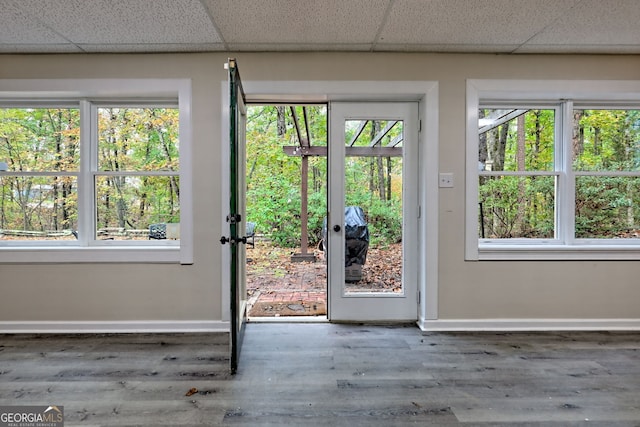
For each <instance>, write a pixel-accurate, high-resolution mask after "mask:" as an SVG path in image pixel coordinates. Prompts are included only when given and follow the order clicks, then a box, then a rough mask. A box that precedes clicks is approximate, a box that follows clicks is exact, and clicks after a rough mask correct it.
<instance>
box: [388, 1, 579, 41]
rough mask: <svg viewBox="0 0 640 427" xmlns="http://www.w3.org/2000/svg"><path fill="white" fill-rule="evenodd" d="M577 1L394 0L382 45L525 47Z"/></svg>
mask: <svg viewBox="0 0 640 427" xmlns="http://www.w3.org/2000/svg"><path fill="white" fill-rule="evenodd" d="M577 2H578V0H396V1H395V3H394V4H393V7H392V8H391V12H390V14H389V17H388V20H387V23H386V25H385V26H384V28H383V30H382V32H381V33H380V38H379V40H378V42H380V43H391V44H405V43H408V44H416V45H417V44H427V45H441V46H443V45H449V44H454V45H468V46H481V45H485V44H490V45H512V44H522V43H524V42H526V41H527V40H528V39H529V38H531V37H532V36H534V35H535V34H537V33H538V32H539V31H540V30H542V29H543V28H545V27H546V26H547V25H549V24H550V23H552V22H553V21H554V20H555V19H557V17H558V16H559V15H562V14H564V13H566V11H567V10H569V9H570V8H571V7H572V6H573V5H575V4H576V3H577Z"/></svg>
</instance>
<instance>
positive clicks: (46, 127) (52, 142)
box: [0, 108, 80, 172]
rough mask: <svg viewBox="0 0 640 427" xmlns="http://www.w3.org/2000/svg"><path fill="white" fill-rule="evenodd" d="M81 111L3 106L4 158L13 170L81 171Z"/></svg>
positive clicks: (0, 149) (0, 151)
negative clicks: (79, 168) (79, 169)
mask: <svg viewBox="0 0 640 427" xmlns="http://www.w3.org/2000/svg"><path fill="white" fill-rule="evenodd" d="M79 123H80V113H79V111H78V109H69V108H0V161H1V162H6V163H7V165H8V170H9V171H21V172H30V171H38V172H43V171H55V172H57V171H77V170H78V165H79V164H80V162H79V160H80V146H79V141H80V126H79Z"/></svg>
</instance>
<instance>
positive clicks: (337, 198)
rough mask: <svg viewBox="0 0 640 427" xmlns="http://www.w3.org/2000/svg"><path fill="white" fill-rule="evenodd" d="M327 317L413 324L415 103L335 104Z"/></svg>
mask: <svg viewBox="0 0 640 427" xmlns="http://www.w3.org/2000/svg"><path fill="white" fill-rule="evenodd" d="M329 120H330V139H329V141H330V142H329V179H328V181H329V215H328V222H327V240H328V249H327V259H328V267H329V313H328V316H329V319H330V320H331V321H413V320H416V319H417V313H418V298H417V272H418V268H417V265H416V264H417V250H418V241H417V235H418V215H419V210H418V204H417V200H418V185H417V176H418V167H417V164H418V162H417V159H418V131H419V129H418V126H419V122H418V104H417V103H411V102H407V103H396V102H382V103H332V104H331V107H330V119H329Z"/></svg>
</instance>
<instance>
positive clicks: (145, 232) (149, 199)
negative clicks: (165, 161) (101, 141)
mask: <svg viewBox="0 0 640 427" xmlns="http://www.w3.org/2000/svg"><path fill="white" fill-rule="evenodd" d="M179 195H180V191H179V180H178V177H177V176H97V177H96V196H97V200H96V206H97V218H96V236H97V237H98V238H100V239H115V240H132V239H147V238H148V236H149V226H150V225H151V224H156V223H179V222H180V197H179Z"/></svg>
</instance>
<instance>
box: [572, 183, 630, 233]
mask: <svg viewBox="0 0 640 427" xmlns="http://www.w3.org/2000/svg"><path fill="white" fill-rule="evenodd" d="M639 232H640V178H638V177H621V176H615V177H606V176H579V177H577V178H576V237H578V238H592V239H615V238H637V237H640V235H639Z"/></svg>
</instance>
